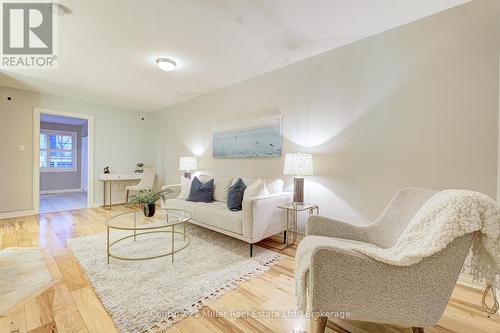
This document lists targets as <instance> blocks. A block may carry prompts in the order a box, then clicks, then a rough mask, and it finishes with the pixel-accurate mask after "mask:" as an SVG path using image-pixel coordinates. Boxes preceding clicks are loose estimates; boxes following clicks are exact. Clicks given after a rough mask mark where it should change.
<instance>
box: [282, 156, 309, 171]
mask: <svg viewBox="0 0 500 333" xmlns="http://www.w3.org/2000/svg"><path fill="white" fill-rule="evenodd" d="M283 174H285V175H292V176H310V175H312V174H314V172H313V160H312V155H311V154H304V153H286V156H285V166H284V167H283Z"/></svg>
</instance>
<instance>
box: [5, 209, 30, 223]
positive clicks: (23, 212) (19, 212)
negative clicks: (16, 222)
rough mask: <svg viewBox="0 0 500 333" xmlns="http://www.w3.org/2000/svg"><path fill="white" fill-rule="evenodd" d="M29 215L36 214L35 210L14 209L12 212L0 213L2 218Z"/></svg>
mask: <svg viewBox="0 0 500 333" xmlns="http://www.w3.org/2000/svg"><path fill="white" fill-rule="evenodd" d="M28 215H35V212H34V210H33V209H26V210H14V211H12V212H2V213H0V219H8V218H11V217H19V216H28ZM0 223H1V222H0Z"/></svg>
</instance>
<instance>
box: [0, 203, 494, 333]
mask: <svg viewBox="0 0 500 333" xmlns="http://www.w3.org/2000/svg"><path fill="white" fill-rule="evenodd" d="M124 210H125V208H123V207H113V210H111V211H107V210H104V209H100V208H98V209H81V210H74V211H64V212H55V213H45V214H40V215H39V216H28V217H21V218H12V219H4V220H0V248H2V249H3V248H7V247H32V246H37V247H40V248H42V249H43V254H44V257H45V260H46V263H47V265H48V267H49V270H50V272H51V274H52V276H53V277H54V279H55V280H56V282H55V284H54V285H53V286H52V287H50V288H49V289H47V290H46V291H45V292H43V293H41V294H39V295H36V296H34V297H32V298H31V299H29V300H28V301H27V302H24V303H23V305H22V306H21V307H19V308H18V309H17V310H15V311H14V312H13V313H12V314H11V315H9V316H8V317H6V318H0V332H1V333H10V332H12V333H17V332H19V333H24V332H29V333H35V332H36V333H45V332H46V333H60V332H81V333H83V332H90V333H101V332H102V333H112V332H117V330H116V328H115V326H114V324H113V321H112V320H111V318H110V317H109V315H108V314H107V312H106V310H105V309H104V307H103V306H102V304H101V303H100V301H99V300H98V298H97V297H96V295H95V294H94V292H93V290H92V286H91V285H90V284H89V282H88V280H87V279H86V278H85V276H84V274H83V273H82V271H81V269H80V267H79V265H78V263H77V262H76V261H75V260H74V258H73V256H72V255H71V253H70V251H69V250H68V248H67V246H66V240H67V239H69V238H74V237H78V236H83V235H90V234H94V233H98V232H103V231H105V225H104V221H105V220H106V219H107V218H108V217H109V216H111V215H112V214H116V213H118V212H121V211H124ZM261 245H262V246H277V247H278V246H280V245H281V239H280V238H279V237H278V238H276V240H273V239H268V240H266V241H265V242H262V243H261ZM284 253H285V254H287V255H289V256H290V257H289V258H286V259H284V260H282V261H280V262H279V263H277V264H276V265H274V266H273V267H272V268H271V269H270V270H269V271H268V272H266V273H264V274H262V275H260V276H258V277H255V278H253V279H251V280H249V281H247V282H244V283H242V284H241V285H240V286H239V287H238V288H236V289H234V290H232V291H230V292H228V293H227V294H225V295H224V296H222V297H221V298H219V299H216V300H213V301H211V302H210V303H208V305H207V306H206V307H204V308H203V309H202V311H200V313H199V314H198V315H197V316H195V317H190V318H186V319H184V320H182V321H180V322H179V323H177V324H175V325H174V326H172V327H171V328H169V329H168V330H167V332H168V333H180V332H197V333H198V332H296V333H299V332H311V325H312V324H314V323H311V322H310V320H309V319H307V318H304V317H295V316H284V315H280V316H278V317H276V318H269V317H268V316H254V317H251V316H239V317H238V316H231V315H229V316H225V317H223V316H221V314H223V313H229V314H231V311H233V310H238V311H257V314H261V313H259V312H258V311H273V310H274V311H279V312H280V313H281V312H282V311H287V310H290V311H293V310H294V309H295V299H294V280H293V255H294V249H293V248H292V249H287V250H285V251H284ZM0 297H1V295H0ZM326 331H327V332H338V333H345V332H352V333H368V332H369V333H374V332H381V333H384V332H386V333H396V332H411V330H410V329H408V328H399V327H395V326H388V325H378V324H371V323H361V322H353V321H340V320H335V321H329V322H328V323H327V330H326ZM426 332H429V333H445V332H446V333H451V332H457V333H462V332H463V333H470V332H478V333H480V332H488V333H492V332H500V318H499V317H498V316H493V317H492V318H491V319H487V318H486V315H485V314H484V313H482V312H481V296H480V294H479V293H478V292H477V291H476V290H474V289H471V288H467V287H464V286H461V285H457V286H456V288H455V290H454V292H453V295H452V298H451V300H450V302H449V304H448V307H447V308H446V311H445V313H444V315H443V317H442V318H441V321H440V322H439V324H438V325H436V326H434V327H429V328H426Z"/></svg>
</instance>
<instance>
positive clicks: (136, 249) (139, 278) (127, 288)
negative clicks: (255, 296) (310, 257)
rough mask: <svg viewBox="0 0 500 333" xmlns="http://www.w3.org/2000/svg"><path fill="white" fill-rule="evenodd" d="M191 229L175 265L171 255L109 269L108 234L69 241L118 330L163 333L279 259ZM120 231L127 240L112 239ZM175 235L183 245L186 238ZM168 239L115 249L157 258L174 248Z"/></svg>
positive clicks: (114, 263) (142, 239) (116, 263)
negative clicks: (188, 238) (206, 301)
mask: <svg viewBox="0 0 500 333" xmlns="http://www.w3.org/2000/svg"><path fill="white" fill-rule="evenodd" d="M187 228H188V234H189V235H190V236H191V238H192V241H191V244H190V245H189V246H188V247H187V248H186V249H184V250H182V251H180V252H178V253H176V254H175V257H174V258H175V261H174V262H173V263H172V262H171V257H170V256H168V257H163V258H159V259H153V260H146V261H124V260H117V259H114V258H111V259H110V264H109V265H108V264H107V261H106V233H100V234H96V235H91V236H85V237H79V238H75V239H69V240H68V246H69V247H70V249H71V250H72V252H73V254H74V256H75V257H76V259H77V260H78V262H79V263H80V265H81V267H82V268H83V270H84V272H85V274H86V276H87V278H88V279H89V281H90V283H91V284H92V286H93V287H94V290H95V292H96V293H97V295H98V297H99V298H100V300H101V302H102V304H103V305H104V307H105V308H106V310H107V311H108V313H109V314H110V315H111V317H112V318H113V321H114V322H115V324H116V326H117V327H118V329H119V330H120V332H142V331H147V330H151V331H161V330H163V329H165V328H167V327H169V326H171V325H172V323H174V322H176V321H178V320H181V319H182V318H184V317H186V316H190V315H194V314H196V313H197V312H198V310H199V309H200V307H201V306H202V304H203V301H204V300H207V299H213V298H216V297H219V296H220V295H222V294H223V293H224V292H225V291H227V290H230V289H232V288H234V287H236V286H237V285H238V283H240V282H242V281H244V280H247V279H248V278H251V277H252V276H255V275H257V274H260V273H262V272H264V271H266V270H267V269H268V268H269V266H270V265H271V264H272V263H274V262H275V261H277V260H279V259H281V257H280V255H278V254H277V253H276V252H274V251H270V250H266V249H263V248H260V247H258V246H254V252H253V257H252V258H250V257H249V248H248V247H249V246H248V243H245V242H242V241H240V240H237V239H234V238H232V237H228V236H225V235H222V234H219V233H216V232H213V231H211V230H208V229H205V228H202V227H198V226H195V225H188V227H187ZM120 233H121V235H122V236H123V232H122V231H115V230H113V231H112V233H111V235H112V237H111V238H112V239H116V238H117V237H118V236H119V235H120ZM128 234H130V232H129V233H128ZM176 237H177V238H176V246H179V247H180V245H182V244H181V242H182V236H181V235H176ZM169 239H170V234H166V233H163V234H150V235H143V236H139V237H138V238H137V242H135V243H134V242H133V240H132V238H130V239H128V240H127V241H126V242H123V243H119V244H117V245H116V247H113V250H112V251H114V252H113V253H115V254H117V255H121V256H122V255H126V256H134V255H136V256H148V255H152V256H153V255H157V254H158V253H160V252H166V251H167V250H168V249H169V248H170V240H169ZM177 242H178V243H177ZM177 244H180V245H177ZM159 251H160V252H159Z"/></svg>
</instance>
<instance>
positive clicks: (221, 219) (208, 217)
mask: <svg viewBox="0 0 500 333" xmlns="http://www.w3.org/2000/svg"><path fill="white" fill-rule="evenodd" d="M242 216H243V215H242V213H241V211H237V212H233V211H230V210H229V209H228V208H227V205H226V203H225V202H218V201H215V202H212V203H210V204H202V205H201V206H199V207H197V208H196V215H195V219H196V221H198V222H200V223H204V224H208V225H210V226H213V227H216V228H220V229H224V230H227V231H230V232H234V233H237V234H239V235H241V234H243V229H242V219H243V217H242Z"/></svg>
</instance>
